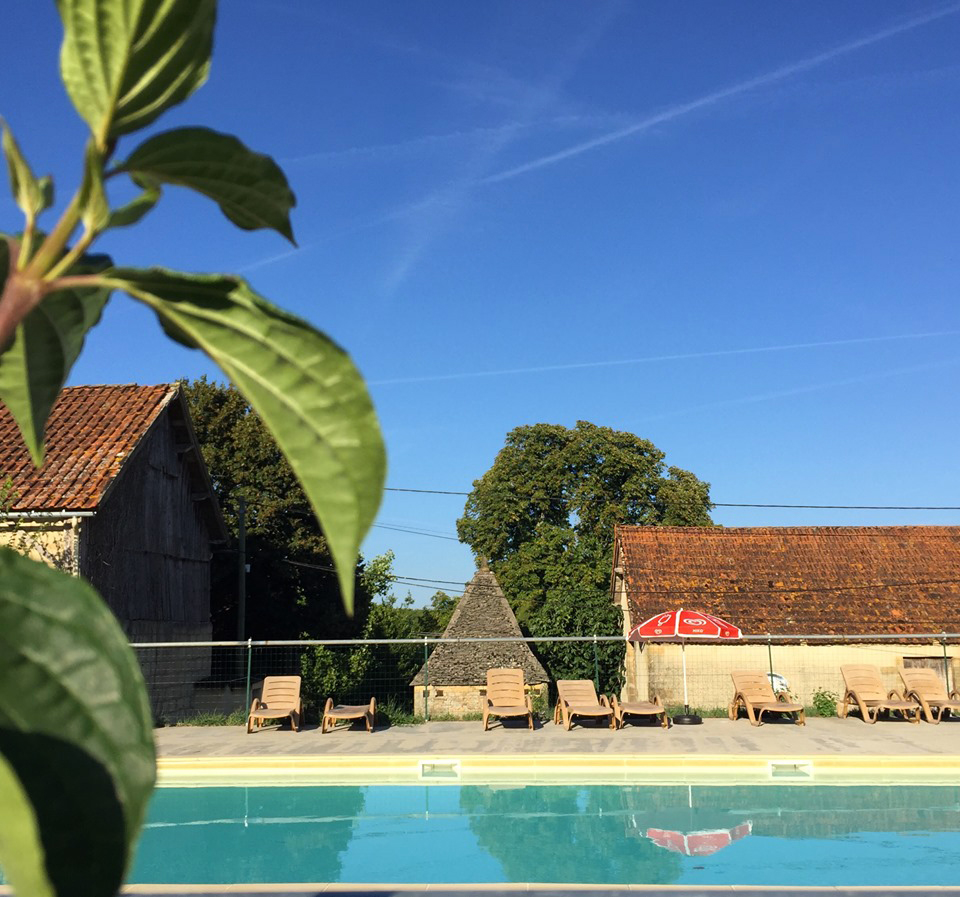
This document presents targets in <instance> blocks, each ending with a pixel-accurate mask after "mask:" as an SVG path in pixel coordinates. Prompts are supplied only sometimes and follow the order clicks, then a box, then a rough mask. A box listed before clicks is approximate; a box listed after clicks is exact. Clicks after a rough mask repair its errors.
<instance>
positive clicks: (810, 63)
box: [480, 3, 960, 184]
mask: <svg viewBox="0 0 960 897" xmlns="http://www.w3.org/2000/svg"><path fill="white" fill-rule="evenodd" d="M956 12H960V3H954V4H951V5H950V6H944V7H941V8H940V9H938V10H935V11H934V12H931V13H928V14H927V15H924V16H917V17H916V18H914V19H910V20H908V21H906V22H901V23H900V24H899V25H891V26H890V27H889V28H884V29H882V30H880V31H875V32H873V33H872V34H868V35H865V36H864V37H861V38H858V39H857V40H854V41H850V42H849V43H846V44H841V45H840V46H838V47H833V48H832V49H830V50H825V51H824V52H822V53H817V54H816V55H815V56H810V57H808V58H807V59H801V60H800V61H799V62H792V63H790V64H789V65H785V66H782V67H781V68H778V69H774V70H773V71H772V72H766V73H764V74H762V75H757V76H756V77H754V78H750V79H748V80H746V81H741V82H740V83H739V84H734V85H732V86H730V87H724V88H723V89H721V90H715V91H713V92H712V93H708V94H705V95H704V96H702V97H699V98H698V99H696V100H690V101H689V102H687V103H680V104H679V105H677V106H673V107H671V108H670V109H665V110H664V111H663V112H658V113H657V114H655V115H651V116H649V117H647V118H645V119H642V120H641V121H638V122H635V123H634V124H632V125H629V126H628V127H626V128H620V129H619V130H616V131H610V132H608V133H607V134H602V135H601V136H599V137H594V138H593V139H592V140H585V141H583V142H582V143H577V144H574V145H573V146H571V147H568V148H567V149H565V150H560V151H559V152H556V153H550V154H549V155H546V156H541V157H540V158H539V159H533V160H532V161H530V162H525V163H524V164H523V165H517V166H516V167H515V168H508V169H507V170H506V171H501V172H498V173H497V174H491V175H488V176H487V177H485V178H483V179H482V180H481V181H480V183H481V184H496V183H498V182H500V181H508V180H510V179H512V178H515V177H518V176H519V175H521V174H526V173H527V172H530V171H535V170H536V169H538V168H545V167H546V166H548V165H554V164H556V163H557V162H562V161H563V160H564V159H570V158H572V157H574V156H579V155H580V154H581V153H586V152H589V151H590V150H592V149H596V148H597V147H601V146H606V145H607V144H608V143H614V142H616V141H618V140H623V138H624V137H629V136H631V135H632V134H637V133H639V132H641V131H646V130H648V129H650V128H652V127H654V126H655V125H659V124H663V123H664V122H667V121H673V120H674V119H677V118H681V117H682V116H684V115H687V114H688V113H690V112H694V111H696V110H698V109H703V108H704V107H706V106H712V105H714V104H715V103H719V102H721V101H722V100H728V99H730V98H731V97H735V96H738V95H739V94H742V93H746V92H747V91H748V90H753V89H754V88H756V87H763V86H765V85H767V84H772V83H773V82H775V81H781V80H783V79H784V78H788V77H789V76H790V75H796V74H798V73H799V72H805V71H808V70H810V69H812V68H816V67H817V66H819V65H823V63H825V62H829V61H830V60H831V59H836V58H838V57H840V56H846V55H847V54H848V53H852V52H854V51H855V50H859V49H861V48H863V47H869V46H870V45H871V44H876V43H879V42H880V41H884V40H886V39H887V38H890V37H894V36H895V35H898V34H902V33H903V32H905V31H910V30H912V29H914V28H919V27H920V26H921V25H926V24H928V23H930V22H935V21H936V20H937V19H942V18H944V17H946V16H949V15H953V14H954V13H956Z"/></svg>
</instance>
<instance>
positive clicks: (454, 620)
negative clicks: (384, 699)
mask: <svg viewBox="0 0 960 897" xmlns="http://www.w3.org/2000/svg"><path fill="white" fill-rule="evenodd" d="M481 636H487V637H490V636H504V637H514V636H515V637H516V638H522V636H523V633H522V632H521V631H520V624H519V623H518V622H517V618H516V615H515V614H514V613H513V610H512V608H511V607H510V605H509V603H508V602H507V599H506V597H505V596H504V594H503V590H502V589H501V588H500V583H498V582H497V577H496V576H495V575H494V574H493V571H492V570H490V569H488V568H487V567H483V568H481V569H480V570H477V572H476V574H475V575H474V577H473V579H471V580H470V582H469V583H467V588H466V590H465V591H464V593H463V597H462V598H461V599H460V600H459V601H458V602H457V607H456V609H455V610H454V612H453V616H452V617H450V622H449V623H448V624H447V628H446V629H445V630H444V631H443V637H444V638H477V637H481ZM495 667H510V668H513V669H522V670H523V674H524V680H525V681H526V683H527V685H537V684H540V683H543V682H549V681H550V677H549V676H548V675H547V671H546V670H545V669H544V668H543V666H542V665H541V663H540V661H539V660H537V658H536V657H534V655H533V652H532V651H531V650H530V648H529V646H528V645H527V643H526V642H519V641H518V642H466V643H462V644H457V643H453V644H449V645H444V644H439V645H437V647H436V648H434V649H433V653H432V654H431V655H430V660H429V678H430V682H431V683H432V684H434V685H451V686H453V685H485V684H486V682H487V670H489V669H494V668H495ZM422 683H423V668H421V669H420V672H419V673H417V675H416V676H415V677H414V678H413V680H412V681H411V683H410V684H411V685H418V684H422Z"/></svg>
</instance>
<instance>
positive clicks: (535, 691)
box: [413, 683, 547, 719]
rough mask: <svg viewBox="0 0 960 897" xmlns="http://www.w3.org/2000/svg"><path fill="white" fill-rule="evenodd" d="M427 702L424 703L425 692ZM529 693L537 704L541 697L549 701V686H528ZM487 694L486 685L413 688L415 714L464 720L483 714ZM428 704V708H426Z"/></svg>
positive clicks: (432, 717) (433, 717) (415, 686)
mask: <svg viewBox="0 0 960 897" xmlns="http://www.w3.org/2000/svg"><path fill="white" fill-rule="evenodd" d="M425 691H426V692H427V694H426V702H425V701H424V697H425V696H424V692H425ZM527 692H528V693H529V695H530V698H531V700H533V701H534V703H536V701H537V697H538V696H541V697H542V699H543V701H544V703H545V702H546V699H547V684H546V683H543V684H541V685H528V686H527ZM486 694H487V686H486V683H484V684H483V685H430V686H428V688H427V689H424V687H423V686H422V685H414V686H413V712H414V713H415V714H416V715H417V716H426V715H427V714H426V711H427V710H429V712H430V718H431V719H436V718H437V717H438V716H452V717H456V718H461V719H462V718H463V717H465V716H467V715H474V716H475V715H477V714H481V713H483V700H484V698H485V697H486ZM425 703H426V705H427V706H424V705H425Z"/></svg>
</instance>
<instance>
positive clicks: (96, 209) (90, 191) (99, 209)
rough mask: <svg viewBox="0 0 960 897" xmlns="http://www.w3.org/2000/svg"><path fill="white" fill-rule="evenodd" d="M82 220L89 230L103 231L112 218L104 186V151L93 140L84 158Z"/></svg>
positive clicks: (81, 202)
mask: <svg viewBox="0 0 960 897" xmlns="http://www.w3.org/2000/svg"><path fill="white" fill-rule="evenodd" d="M79 201H80V220H81V221H82V222H83V224H84V227H85V228H86V229H87V230H90V231H94V232H99V231H102V230H103V229H104V228H105V227H106V226H107V222H108V221H109V220H110V203H109V202H108V201H107V192H106V190H105V189H104V186H103V153H101V152H100V151H99V150H98V149H97V146H96V144H95V143H94V142H93V141H92V140H91V141H89V142H88V143H87V152H86V155H85V156H84V160H83V183H82V184H81V185H80V197H79Z"/></svg>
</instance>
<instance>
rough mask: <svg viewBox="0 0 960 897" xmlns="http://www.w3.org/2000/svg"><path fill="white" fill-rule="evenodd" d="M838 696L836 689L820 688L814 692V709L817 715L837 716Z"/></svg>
mask: <svg viewBox="0 0 960 897" xmlns="http://www.w3.org/2000/svg"><path fill="white" fill-rule="evenodd" d="M838 697H839V695H837V693H836V692H835V691H828V690H827V689H825V688H818V689H817V690H816V691H815V692H814V693H813V709H814V711H815V712H816V714H817V716H836V715H837V698H838Z"/></svg>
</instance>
